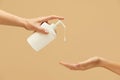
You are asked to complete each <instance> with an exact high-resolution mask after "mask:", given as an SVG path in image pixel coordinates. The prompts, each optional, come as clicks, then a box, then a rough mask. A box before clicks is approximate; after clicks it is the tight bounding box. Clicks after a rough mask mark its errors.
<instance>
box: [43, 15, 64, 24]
mask: <svg viewBox="0 0 120 80" xmlns="http://www.w3.org/2000/svg"><path fill="white" fill-rule="evenodd" d="M54 19H59V20H63V19H64V18H63V17H60V16H56V15H51V16H47V17H44V18H43V19H42V22H44V21H48V20H54Z"/></svg>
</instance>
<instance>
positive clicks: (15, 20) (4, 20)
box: [0, 10, 26, 27]
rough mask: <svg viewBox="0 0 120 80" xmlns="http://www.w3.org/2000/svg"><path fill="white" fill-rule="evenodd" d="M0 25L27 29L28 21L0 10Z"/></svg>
mask: <svg viewBox="0 0 120 80" xmlns="http://www.w3.org/2000/svg"><path fill="white" fill-rule="evenodd" d="M0 24H2V25H12V26H21V27H25V25H26V19H24V18H21V17H18V16H15V15H12V14H10V13H7V12H5V11H2V10H0Z"/></svg>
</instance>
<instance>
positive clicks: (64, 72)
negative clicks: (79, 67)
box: [0, 0, 120, 80]
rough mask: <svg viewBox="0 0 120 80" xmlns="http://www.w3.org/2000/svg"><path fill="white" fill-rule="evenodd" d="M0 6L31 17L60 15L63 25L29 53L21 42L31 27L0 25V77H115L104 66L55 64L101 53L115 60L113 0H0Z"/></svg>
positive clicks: (118, 46)
mask: <svg viewBox="0 0 120 80" xmlns="http://www.w3.org/2000/svg"><path fill="white" fill-rule="evenodd" d="M0 8H1V9H3V10H5V11H8V12H10V13H13V14H15V15H18V16H21V17H26V18H34V17H38V16H47V15H51V14H55V15H60V16H64V17H65V20H64V23H65V24H66V26H67V31H66V35H67V40H68V41H67V42H66V43H64V42H63V34H62V33H63V28H61V27H58V28H57V33H58V37H57V39H56V40H54V41H53V42H52V43H50V44H49V45H48V46H47V47H46V48H44V49H43V50H41V51H39V52H35V51H34V50H33V49H32V48H31V47H30V46H29V45H28V43H27V42H26V39H27V37H28V36H29V35H31V34H32V32H31V31H27V30H25V29H22V28H17V27H10V26H3V25H1V26H0V80H120V77H119V76H118V75H116V74H114V73H112V72H110V71H108V70H106V69H103V68H94V69H90V70H87V71H83V72H82V71H70V70H68V69H66V68H65V67H63V66H61V65H59V61H61V60H64V61H67V62H71V63H77V62H79V61H83V60H86V59H88V58H90V57H93V56H101V57H104V58H107V59H110V60H114V61H118V62H120V1H119V0H0Z"/></svg>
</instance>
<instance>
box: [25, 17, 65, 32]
mask: <svg viewBox="0 0 120 80" xmlns="http://www.w3.org/2000/svg"><path fill="white" fill-rule="evenodd" d="M54 19H60V20H63V19H64V18H63V17H59V16H56V15H51V16H46V17H39V18H35V19H26V25H25V29H27V30H32V31H36V32H41V33H44V34H48V31H47V30H45V29H43V28H41V27H40V25H41V24H42V23H43V22H47V23H48V21H49V20H54Z"/></svg>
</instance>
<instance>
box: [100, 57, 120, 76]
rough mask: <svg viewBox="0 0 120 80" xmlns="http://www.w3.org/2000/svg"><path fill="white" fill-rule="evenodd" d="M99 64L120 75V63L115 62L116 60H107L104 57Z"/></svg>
mask: <svg viewBox="0 0 120 80" xmlns="http://www.w3.org/2000/svg"><path fill="white" fill-rule="evenodd" d="M100 66H101V67H104V68H106V69H108V70H110V71H112V72H114V73H116V74H118V75H120V63H116V62H112V61H109V60H106V59H102V60H101V63H100Z"/></svg>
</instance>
